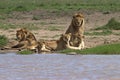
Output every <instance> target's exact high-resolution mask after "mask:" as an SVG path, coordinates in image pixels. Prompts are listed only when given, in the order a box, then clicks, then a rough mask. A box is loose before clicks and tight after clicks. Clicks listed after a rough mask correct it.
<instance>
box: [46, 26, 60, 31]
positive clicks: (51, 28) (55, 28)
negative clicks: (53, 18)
mask: <svg viewBox="0 0 120 80" xmlns="http://www.w3.org/2000/svg"><path fill="white" fill-rule="evenodd" d="M47 30H50V31H60V27H58V26H49V27H48V28H47Z"/></svg>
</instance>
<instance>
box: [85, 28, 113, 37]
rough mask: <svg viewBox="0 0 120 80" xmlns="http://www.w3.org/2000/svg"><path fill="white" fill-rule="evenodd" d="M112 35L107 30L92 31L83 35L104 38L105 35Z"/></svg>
mask: <svg viewBox="0 0 120 80" xmlns="http://www.w3.org/2000/svg"><path fill="white" fill-rule="evenodd" d="M110 34H112V31H111V30H109V29H106V30H102V31H99V32H98V31H94V32H85V35H103V36H106V35H110Z"/></svg>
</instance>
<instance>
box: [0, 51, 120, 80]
mask: <svg viewBox="0 0 120 80" xmlns="http://www.w3.org/2000/svg"><path fill="white" fill-rule="evenodd" d="M119 60H120V56H119V55H65V54H33V55H16V54H12V53H9V54H0V80H120V61H119Z"/></svg>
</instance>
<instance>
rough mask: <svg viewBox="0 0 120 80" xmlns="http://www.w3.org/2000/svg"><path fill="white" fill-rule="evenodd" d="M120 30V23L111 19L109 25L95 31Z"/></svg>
mask: <svg viewBox="0 0 120 80" xmlns="http://www.w3.org/2000/svg"><path fill="white" fill-rule="evenodd" d="M105 29H110V30H120V22H118V21H116V20H115V19H114V18H111V19H110V20H109V21H108V23H107V24H106V25H104V26H101V27H98V28H96V29H95V30H105Z"/></svg>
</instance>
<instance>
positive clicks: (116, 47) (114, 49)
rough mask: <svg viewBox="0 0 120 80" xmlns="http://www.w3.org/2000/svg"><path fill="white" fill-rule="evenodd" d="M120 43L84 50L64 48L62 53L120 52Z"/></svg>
mask: <svg viewBox="0 0 120 80" xmlns="http://www.w3.org/2000/svg"><path fill="white" fill-rule="evenodd" d="M119 48H120V43H116V44H107V45H101V46H96V47H93V48H89V49H84V50H70V49H67V50H63V51H61V52H62V53H70V52H76V53H78V54H120V49H119Z"/></svg>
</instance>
